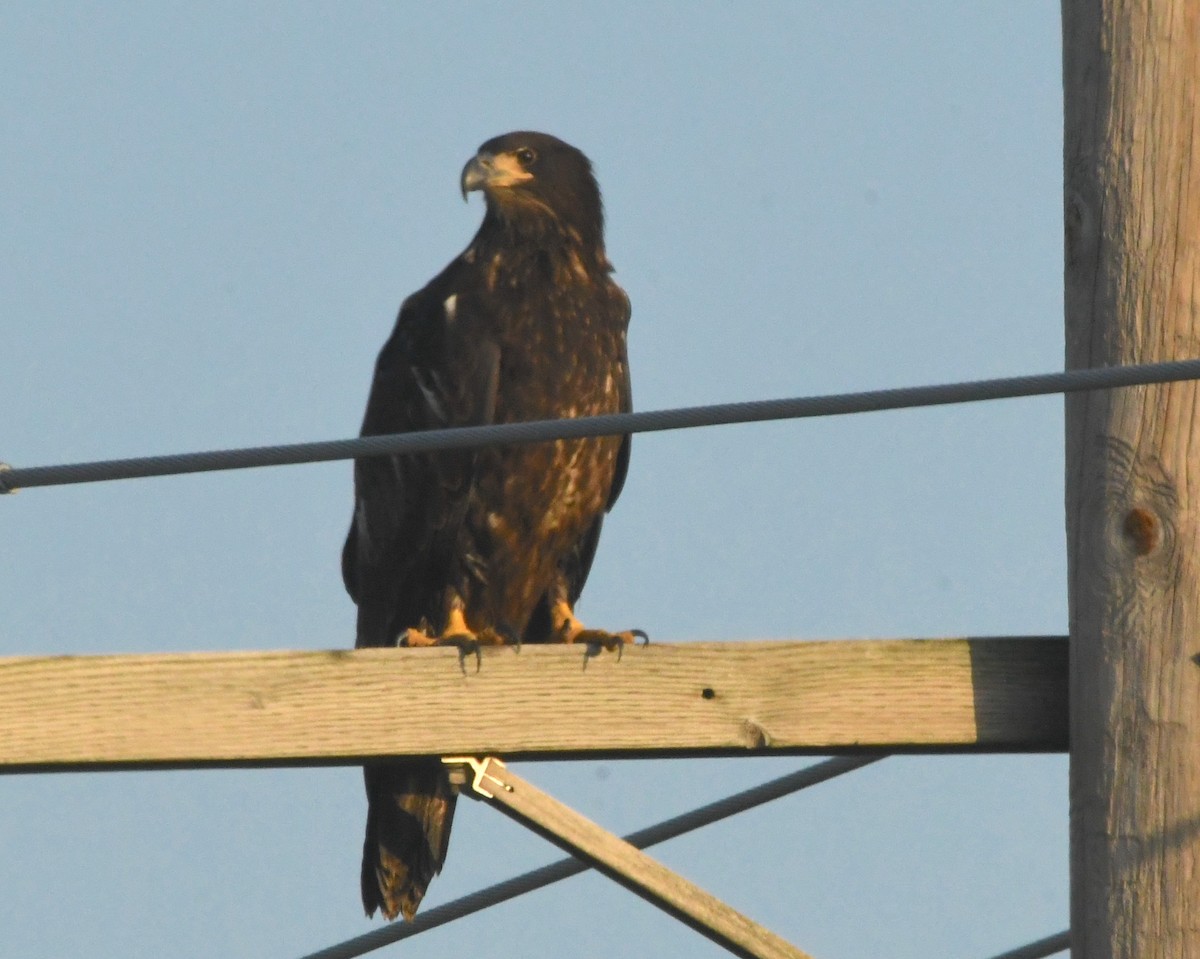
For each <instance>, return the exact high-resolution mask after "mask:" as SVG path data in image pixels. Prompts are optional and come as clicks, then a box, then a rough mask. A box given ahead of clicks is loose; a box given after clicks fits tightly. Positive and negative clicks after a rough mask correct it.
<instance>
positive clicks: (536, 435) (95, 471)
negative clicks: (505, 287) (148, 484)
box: [0, 359, 1200, 493]
mask: <svg viewBox="0 0 1200 959" xmlns="http://www.w3.org/2000/svg"><path fill="white" fill-rule="evenodd" d="M1193 379H1200V359H1195V360H1178V361H1175V362H1171V363H1148V364H1144V365H1140V366H1113V367H1107V368H1103V369H1086V370H1068V371H1065V372H1060V373H1041V374H1036V375H1032V376H1013V377H1005V378H1003V379H995V380H976V381H973V382H967V383H942V384H937V385H933V386H909V387H901V388H898V389H889V390H872V391H870V392H866V393H835V394H831V395H827V396H801V397H795V398H792V399H776V400H753V401H749V402H742V403H722V404H718V405H715V406H692V407H684V408H682V409H671V410H648V411H645V412H641V413H614V414H611V415H608V416H588V417H579V418H576V419H565V420H537V421H533V422H528V423H501V424H493V425H488V426H466V427H458V428H455V429H442V430H427V431H424V432H419V433H396V434H391V435H387V436H363V437H359V438H357V439H345V440H329V441H325V442H316V443H296V444H292V445H287V446H261V447H253V448H249V449H233V450H213V451H209V452H203V453H178V454H175V455H171V456H146V457H139V458H136V459H124V460H102V461H99V462H93V463H67V464H64V465H61V466H32V467H25V468H19V469H18V468H15V467H12V468H9V469H7V470H0V493H11V492H13V491H14V490H17V489H22V488H28V487H34V486H59V485H65V484H69V483H97V482H101V481H103V480H114V479H133V478H135V477H144V476H167V475H173V474H178V473H203V472H207V471H210V470H231V469H247V468H249V467H258V466H284V465H289V464H295V463H317V462H326V461H329V460H341V459H354V458H356V457H359V456H384V455H398V454H403V453H429V452H434V451H440V450H451V449H464V448H468V447H475V446H488V445H500V444H513V443H541V442H547V441H549V440H558V439H582V438H585V437H595V436H615V435H619V434H623V433H652V432H658V431H661V430H678V429H689V428H694V427H699V426H719V425H725V424H731V423H760V422H765V421H768V420H784V419H801V418H805V417H812V416H840V415H844V414H847V413H868V412H876V411H880V410H898V409H911V408H913V407H919V406H943V405H947V404H953V403H975V402H979V401H982V400H999V399H1010V398H1013V397H1018V396H1044V395H1046V394H1049V393H1076V392H1080V391H1083V390H1101V389H1113V388H1115V387H1120V386H1139V385H1145V384H1150V383H1173V382H1176V381H1178V380H1193Z"/></svg>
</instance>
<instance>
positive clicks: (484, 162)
mask: <svg viewBox="0 0 1200 959" xmlns="http://www.w3.org/2000/svg"><path fill="white" fill-rule="evenodd" d="M494 159H495V158H494V157H493V156H492V155H491V154H490V153H477V154H476V155H475V156H473V157H471V159H470V160H468V161H467V165H466V166H465V167H463V171H462V178H461V179H460V180H459V181H458V185H459V186H460V187H461V188H462V195H463V199H464V200H466V198H467V194H468V193H470V192H471V191H472V190H482V189H483V188H484V187H485V186H486V185H487V182H488V179H489V178H490V177H491V176H492V174H493V172H494Z"/></svg>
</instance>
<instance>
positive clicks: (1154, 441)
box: [1062, 0, 1200, 959]
mask: <svg viewBox="0 0 1200 959" xmlns="http://www.w3.org/2000/svg"><path fill="white" fill-rule="evenodd" d="M1062 11H1063V92H1064V95H1065V102H1064V138H1063V139H1064V143H1063V148H1064V150H1063V153H1064V156H1063V161H1064V191H1065V197H1064V199H1065V213H1066V223H1065V227H1066V249H1065V252H1066V261H1065V262H1066V276H1065V279H1066V289H1065V306H1066V346H1067V350H1066V359H1067V366H1068V367H1069V368H1072V369H1075V368H1080V367H1106V366H1120V365H1125V364H1133V363H1154V362H1163V361H1170V360H1176V359H1182V358H1184V357H1196V356H1200V2H1197V0H1063V4H1062ZM1198 412H1200V384H1198V383H1197V382H1195V381H1191V382H1184V383H1172V384H1170V385H1164V386H1141V387H1135V388H1132V389H1126V390H1114V391H1105V392H1097V393H1086V394H1082V393H1081V394H1075V395H1073V396H1070V397H1068V398H1067V401H1066V438H1067V444H1066V454H1067V455H1066V503H1067V509H1066V517H1067V573H1068V576H1067V580H1068V596H1069V608H1070V630H1071V694H1070V695H1071V943H1072V949H1073V950H1074V954H1075V955H1076V956H1083V957H1086V959H1140V957H1146V956H1170V957H1175V956H1181V957H1182V956H1200V879H1198V874H1200V843H1198V842H1197V839H1198V838H1200V764H1197V761H1196V760H1197V757H1198V756H1200V669H1198V668H1197V660H1196V653H1197V641H1196V637H1197V630H1198V629H1200V563H1198V562H1197V557H1198V556H1200V469H1198V468H1197V466H1198V463H1197V458H1196V457H1197V452H1198V451H1200V415H1198Z"/></svg>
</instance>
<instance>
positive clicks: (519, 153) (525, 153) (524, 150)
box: [514, 147, 537, 167]
mask: <svg viewBox="0 0 1200 959" xmlns="http://www.w3.org/2000/svg"><path fill="white" fill-rule="evenodd" d="M514 155H515V156H516V158H517V162H518V163H520V164H521V166H525V167H527V166H532V165H533V161H534V160H536V159H537V154H536V153H534V152H533V150H531V149H530V148H529V147H521V149H519V150H516V151H515V153H514Z"/></svg>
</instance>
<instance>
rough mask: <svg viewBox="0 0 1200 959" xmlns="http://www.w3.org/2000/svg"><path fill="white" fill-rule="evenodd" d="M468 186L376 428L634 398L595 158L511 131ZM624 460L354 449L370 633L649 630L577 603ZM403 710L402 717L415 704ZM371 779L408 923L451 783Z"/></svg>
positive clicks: (434, 773) (390, 372) (380, 885)
mask: <svg viewBox="0 0 1200 959" xmlns="http://www.w3.org/2000/svg"><path fill="white" fill-rule="evenodd" d="M461 187H462V192H463V197H464V199H466V197H467V195H468V193H470V192H471V191H474V190H481V191H482V192H483V195H484V198H485V200H486V211H485V213H484V217H483V223H482V225H481V226H480V227H479V231H478V232H477V233H476V234H475V238H474V239H473V240H472V241H471V243H470V245H469V246H468V247H467V248H466V249H465V250H464V251H463V252H462V253H461V254H460V255H459V256H457V257H456V258H455V259H454V260H453V261H452V262H451V263H450V265H449V266H447V267H446V268H445V269H444V270H442V272H441V273H439V274H438V275H437V276H435V277H434V278H433V279H432V280H431V281H430V282H429V283H428V284H427V285H426V286H425V287H424V288H423V289H421V290H419V291H418V292H416V293H414V294H413V295H412V296H410V297H408V299H406V300H405V301H404V303H403V305H402V306H401V307H400V315H399V317H398V319H397V320H396V326H395V329H394V330H393V332H392V335H391V337H390V338H389V339H388V341H387V343H386V344H385V345H384V347H383V350H382V351H381V352H380V354H379V359H378V361H377V362H376V364H375V378H374V381H373V382H372V384H371V392H370V398H369V399H368V402H367V410H366V416H365V418H364V420H363V426H362V435H364V436H368V435H378V434H385V433H401V432H407V431H411V430H428V429H438V428H443V427H454V426H468V425H477V424H485V423H511V422H520V421H525V420H545V419H554V418H558V417H578V416H595V415H600V414H605V413H617V412H626V411H628V410H629V409H630V408H631V405H630V392H629V365H628V359H627V355H626V347H625V338H626V329H627V327H628V325H629V312H630V311H629V300H628V298H627V297H626V295H625V293H624V291H622V290H621V288H620V287H619V286H617V284H616V283H615V282H614V281H613V279H612V270H613V268H612V264H611V263H609V261H608V257H607V256H606V255H605V250H604V216H603V211H602V207H601V200H600V190H599V187H598V186H597V183H596V179H595V177H594V176H593V173H592V167H591V163H590V162H589V161H588V159H587V157H585V156H584V155H583V153H581V152H580V151H579V150H577V149H575V148H574V147H572V146H570V145H568V144H566V143H564V142H563V141H561V140H559V139H556V138H555V137H552V136H549V135H547V134H544V133H532V132H518V133H509V134H505V135H504V136H500V137H496V138H495V139H492V140H489V141H488V142H486V143H484V144H483V146H481V147H480V148H479V151H478V152H477V153H476V154H475V156H474V157H473V158H472V159H471V160H470V161H469V162H468V163H467V165H466V166H465V167H464V169H463V171H462V178H461ZM628 463H629V437H628V436H615V437H605V438H600V439H588V440H564V441H558V442H553V443H541V444H535V445H518V446H494V447H484V448H481V449H476V450H468V451H461V452H460V451H455V452H444V453H435V454H422V455H414V456H392V457H386V456H384V457H373V458H367V459H360V460H358V461H357V462H356V463H355V467H354V492H355V504H354V515H353V519H352V521H351V524H350V532H349V535H348V536H347V537H346V545H345V548H344V549H343V552H342V575H343V579H344V580H345V584H346V589H347V591H348V592H349V593H350V596H351V597H352V598H353V600H354V602H355V603H356V604H357V605H358V636H357V642H356V645H357V646H359V647H363V646H395V645H398V644H399V645H409V646H426V645H441V644H451V643H453V644H458V645H460V646H461V645H462V644H463V643H469V644H480V643H485V644H486V643H502V642H506V641H516V640H519V641H522V642H556V641H559V642H587V643H589V644H593V643H599V644H602V645H603V646H605V647H606V648H610V649H612V648H619V646H620V644H622V643H626V642H632V641H633V639H634V637H635V635H642V634H641V633H640V631H637V630H630V631H625V632H618V633H608V632H604V631H601V630H593V629H587V628H585V627H584V626H583V625H582V624H581V623H580V622H579V620H578V619H576V617H575V613H574V607H575V603H576V601H577V600H578V599H579V595H580V592H581V591H582V589H583V584H584V581H585V580H586V579H587V576H588V571H589V569H590V568H591V565H592V557H593V556H594V554H595V551H596V544H597V541H598V540H599V537H600V526H601V522H602V520H603V518H604V514H605V513H606V512H607V511H608V510H609V509H611V508H612V505H613V503H615V502H616V499H617V496H618V495H619V494H620V492H621V486H622V484H623V482H624V479H625V472H626V468H627V466H628ZM475 648H476V649H477V648H478V647H477V646H476V647H475ZM391 708H392V709H394V711H395V713H394V714H395V720H396V722H397V723H403V722H404V705H403V703H394V704H391ZM365 777H366V787H367V802H368V812H367V828H366V839H365V842H364V845H363V864H362V898H363V906H364V908H365V909H366V911H367V915H368V916H370V915H373V914H374V912H375V910H376V909H377V908H378V909H382V910H383V913H384V915H385V916H387V917H388V918H389V919H394V918H395V917H396V916H397V915H398V914H400V913H403V914H404V916H405V918H407V919H411V918H412V917H413V915H414V914H415V913H416V909H417V906H418V904H419V903H420V901H421V898H422V896H423V895H424V894H425V890H426V888H427V887H428V885H429V881H430V880H431V879H432V877H433V876H434V875H435V874H436V873H437V872H439V871H440V870H441V867H442V863H443V862H444V860H445V857H446V848H447V843H448V841H449V838H450V824H451V818H452V816H453V814H454V800H455V797H454V793H453V792H452V790H451V788H450V784H449V782H448V780H447V778H446V774H445V772H444V771H443V770H442V768H441V766H440V763H439V762H438V761H437V760H434V759H429V760H424V759H422V760H406V761H399V762H389V763H376V764H372V765H368V766H367V767H366V768H365Z"/></svg>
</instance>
